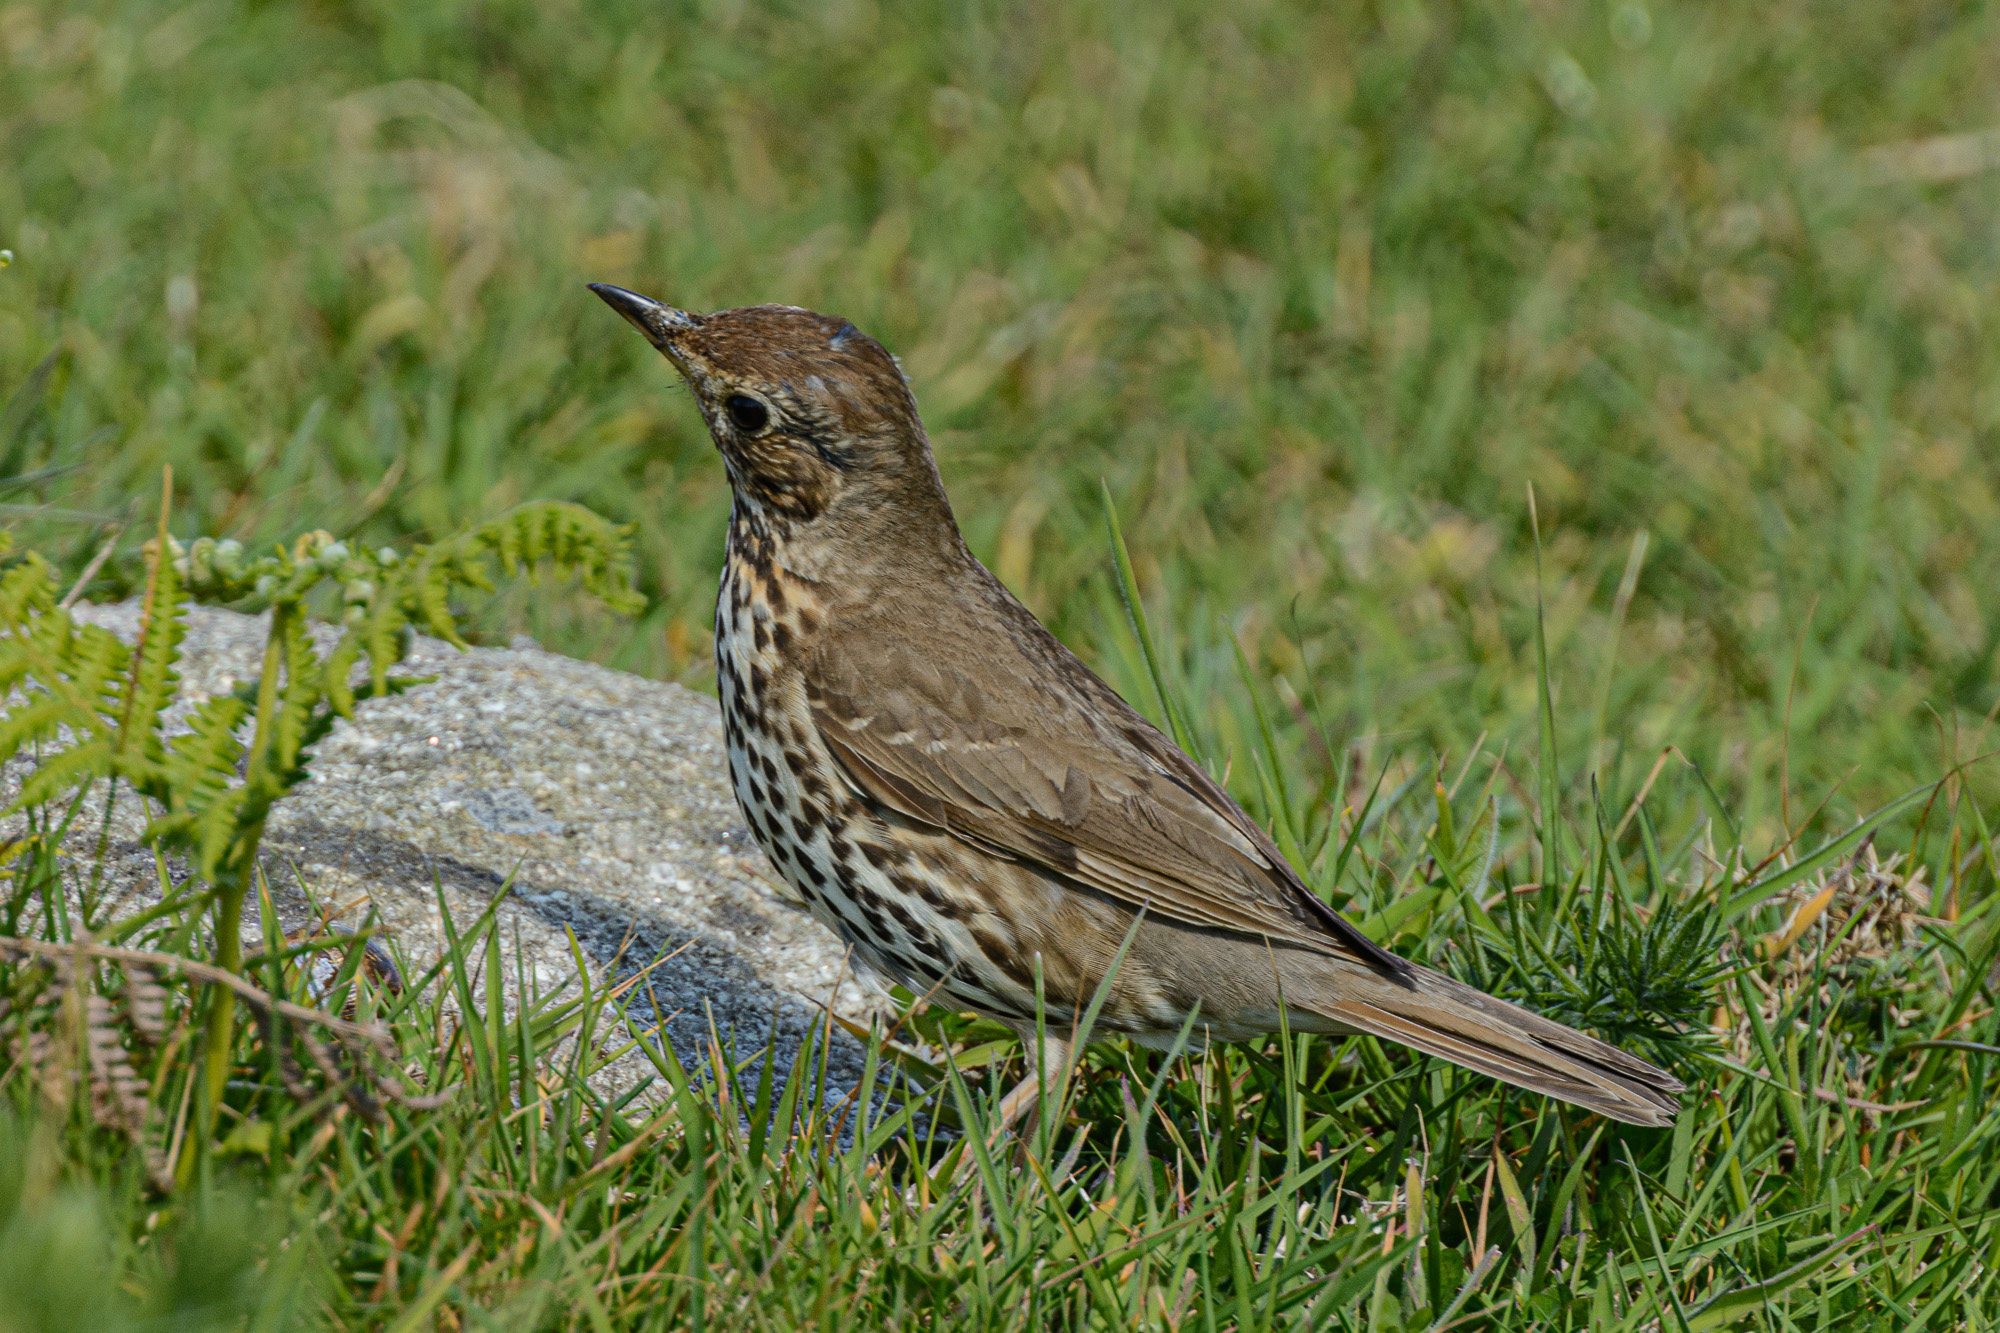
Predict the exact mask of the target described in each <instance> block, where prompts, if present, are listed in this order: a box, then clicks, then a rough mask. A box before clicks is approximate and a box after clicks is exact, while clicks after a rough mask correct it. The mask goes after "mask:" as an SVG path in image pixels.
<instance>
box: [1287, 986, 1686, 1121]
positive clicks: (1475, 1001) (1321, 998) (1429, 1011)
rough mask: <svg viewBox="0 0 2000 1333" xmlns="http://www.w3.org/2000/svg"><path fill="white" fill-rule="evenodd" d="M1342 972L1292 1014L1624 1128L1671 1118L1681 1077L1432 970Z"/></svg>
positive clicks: (1294, 999)
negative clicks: (1397, 975) (1393, 974)
mask: <svg viewBox="0 0 2000 1333" xmlns="http://www.w3.org/2000/svg"><path fill="white" fill-rule="evenodd" d="M1357 971H1358V969H1356V970H1354V971H1350V970H1348V969H1346V968H1343V969H1342V970H1341V977H1340V984H1339V986H1338V987H1337V988H1334V987H1328V988H1325V989H1324V990H1322V991H1321V993H1320V994H1317V995H1314V994H1308V995H1306V996H1304V997H1299V996H1295V995H1290V994H1288V995H1287V996H1286V999H1287V1000H1288V1002H1289V1003H1290V1004H1291V1005H1293V1006H1296V1007H1298V1008H1302V1009H1305V1010H1307V1011H1309V1012H1311V1013H1315V1014H1319V1015H1321V1016H1323V1017H1325V1018H1328V1019H1331V1020H1332V1021H1333V1022H1334V1023H1336V1024H1339V1025H1340V1026H1341V1027H1344V1028H1351V1029H1353V1030H1355V1031H1358V1032H1365V1033H1368V1034H1369V1035H1370V1036H1375V1037H1381V1038H1383V1039H1384V1040H1387V1041H1393V1042H1399V1043H1401V1044H1402V1045H1404V1046H1410V1047H1414V1048H1415V1049H1417V1050H1419V1051H1423V1052H1424V1053H1425V1054H1427V1055H1435V1056H1437V1057H1438V1058H1440V1059H1443V1060H1449V1061H1451V1062H1452V1063H1453V1064H1456V1065H1463V1066H1465V1067H1466V1068H1467V1069H1474V1070H1478V1071H1479V1072H1480V1073H1482V1074H1491V1075H1492V1076H1493V1077H1494V1078H1497V1079H1500V1080H1502V1081H1503V1082H1507V1083H1512V1084H1513V1085H1514V1086H1515V1087H1518V1088H1527V1089H1528V1090H1529V1091H1531V1092H1540V1093H1546V1094H1547V1095H1548V1096H1551V1097H1558V1098H1561V1099H1562V1100H1563V1101H1566V1102H1573V1103H1575V1104H1576V1105H1578V1106H1582V1107H1587V1108H1588V1109H1590V1110H1592V1111H1596V1112H1599V1113H1600V1114H1603V1115H1607V1116H1610V1117H1611V1118H1612V1119H1613V1120H1622V1121H1624V1122H1625V1123H1626V1124H1628V1125H1648V1126H1653V1127H1660V1126H1665V1125H1671V1124H1672V1123H1673V1122H1674V1114H1675V1112H1677V1111H1679V1110H1680V1102H1679V1101H1678V1099H1677V1098H1676V1096H1675V1094H1677V1093H1679V1092H1680V1091H1682V1086H1683V1085H1682V1084H1681V1081H1680V1080H1679V1079H1677V1078H1675V1077H1674V1076H1673V1075H1672V1074H1669V1073H1668V1072H1667V1071H1666V1070H1664V1069H1659V1068H1656V1067H1654V1066H1653V1065H1650V1064H1648V1063H1647V1062H1646V1061H1644V1060H1641V1059H1639V1058H1638V1057H1637V1056H1634V1055H1628V1054H1626V1053H1625V1052H1624V1051H1621V1050H1619V1049H1618V1048H1617V1047H1616V1046H1609V1045H1606V1044H1605V1043H1604V1042H1601V1041H1599V1040H1597V1038H1595V1037H1588V1036H1585V1035H1584V1034H1583V1033H1581V1032H1578V1031H1576V1030H1574V1029H1572V1028H1566V1027H1564V1026H1563V1025H1562V1024H1560V1023H1553V1022H1550V1021H1549V1020H1548V1019H1546V1018H1543V1017H1541V1016H1540V1015H1539V1014H1534V1013H1530V1012H1529V1011H1528V1010H1526V1009H1523V1008H1521V1007H1520V1006H1519V1005H1515V1004H1509V1003H1507V1002H1506V1001H1505V1000H1496V999H1494V998H1493V997H1492V996H1491V995H1487V994H1485V993H1484V992H1482V991H1477V990H1474V989H1473V988H1472V987H1470V986H1467V985H1465V984H1464V983H1463V982H1458V981H1454V980H1452V979H1451V978H1450V977H1447V976H1445V975H1443V974H1442V973H1439V972H1433V971H1431V970H1430V969H1429V968H1423V967H1418V968H1412V969H1411V971H1410V975H1409V976H1407V977H1406V978H1402V979H1397V980H1392V979H1389V978H1387V977H1383V976H1380V975H1378V974H1373V973H1370V974H1367V975H1365V976H1357V975H1356V972H1357Z"/></svg>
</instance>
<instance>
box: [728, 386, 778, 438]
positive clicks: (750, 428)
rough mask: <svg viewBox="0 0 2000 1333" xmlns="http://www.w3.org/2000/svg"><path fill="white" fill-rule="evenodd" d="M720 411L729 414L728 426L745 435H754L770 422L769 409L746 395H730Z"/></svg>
mask: <svg viewBox="0 0 2000 1333" xmlns="http://www.w3.org/2000/svg"><path fill="white" fill-rule="evenodd" d="M722 410H723V411H724V412H726V413H728V414H729V424H731V425H732V426H734V427H736V429H738V430H740V431H742V432H743V433H744V434H746V435H755V434H756V433H757V432H758V431H760V430H762V429H764V427H765V426H767V425H769V424H770V422H771V409H770V408H768V407H765V406H764V405H763V404H762V403H760V402H758V401H757V400H756V399H755V398H752V397H750V395H748V394H743V393H732V394H730V395H729V397H728V398H726V399H724V400H723V403H722Z"/></svg>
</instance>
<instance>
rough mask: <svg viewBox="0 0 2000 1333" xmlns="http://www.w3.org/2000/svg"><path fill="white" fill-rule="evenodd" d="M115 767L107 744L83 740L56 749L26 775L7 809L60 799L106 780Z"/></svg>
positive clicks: (107, 742)
mask: <svg viewBox="0 0 2000 1333" xmlns="http://www.w3.org/2000/svg"><path fill="white" fill-rule="evenodd" d="M10 720H11V719H10ZM115 768H116V756H115V753H114V751H113V749H112V747H111V744H110V742H109V741H102V740H96V741H84V742H83V743H82V744H80V745H72V746H70V747H69V748H68V749H67V750H58V751H57V752H56V753H54V754H52V755H50V756H49V757H48V758H47V759H44V760H43V761H42V762H41V763H40V764H38V765H37V766H36V768H35V771H34V772H32V773H30V774H29V775H28V777H27V780H26V781H24V782H23V783H22V784H21V794H20V795H19V796H17V797H15V798H14V804H13V805H12V806H10V807H8V809H9V811H10V812H11V811H14V810H27V809H32V808H33V807H35V806H38V805H46V804H48V803H50V802H52V801H57V800H60V799H62V798H63V797H64V796H67V795H68V794H69V793H71V792H73V791H75V790H76V789H77V788H79V787H81V786H83V785H84V784H85V783H88V782H94V781H96V780H97V779H99V778H108V777H110V776H111V775H112V773H113V772H114V771H115Z"/></svg>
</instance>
